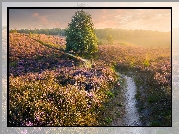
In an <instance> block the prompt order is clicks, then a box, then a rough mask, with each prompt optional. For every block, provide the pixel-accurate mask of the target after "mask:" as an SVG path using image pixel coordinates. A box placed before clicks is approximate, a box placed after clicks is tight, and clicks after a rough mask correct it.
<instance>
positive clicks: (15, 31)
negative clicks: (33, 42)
mask: <svg viewBox="0 0 179 134" xmlns="http://www.w3.org/2000/svg"><path fill="white" fill-rule="evenodd" d="M9 32H10V33H17V30H16V29H14V30H13V29H11V30H10V31H9Z"/></svg>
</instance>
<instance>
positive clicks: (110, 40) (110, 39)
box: [106, 34, 113, 44]
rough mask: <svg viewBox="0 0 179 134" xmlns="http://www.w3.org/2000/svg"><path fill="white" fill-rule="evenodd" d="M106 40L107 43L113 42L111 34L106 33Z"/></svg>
mask: <svg viewBox="0 0 179 134" xmlns="http://www.w3.org/2000/svg"><path fill="white" fill-rule="evenodd" d="M106 39H107V41H108V44H113V38H112V35H111V34H108V35H107V37H106Z"/></svg>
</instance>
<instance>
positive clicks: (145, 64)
mask: <svg viewBox="0 0 179 134" xmlns="http://www.w3.org/2000/svg"><path fill="white" fill-rule="evenodd" d="M149 65H150V63H149V60H147V59H145V60H144V66H145V67H148V66H149Z"/></svg>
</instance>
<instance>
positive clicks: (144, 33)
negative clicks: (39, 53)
mask: <svg viewBox="0 0 179 134" xmlns="http://www.w3.org/2000/svg"><path fill="white" fill-rule="evenodd" d="M10 32H18V33H27V34H30V33H35V34H46V35H61V36H65V29H60V28H53V29H34V30H30V29H21V30H15V29H11V30H10ZM95 33H96V36H97V37H98V39H106V38H107V37H108V36H109V35H111V36H112V38H113V39H114V40H118V39H119V38H120V39H128V38H149V37H155V38H156V37H170V35H171V33H170V32H159V31H151V30H127V29H112V28H106V29H95Z"/></svg>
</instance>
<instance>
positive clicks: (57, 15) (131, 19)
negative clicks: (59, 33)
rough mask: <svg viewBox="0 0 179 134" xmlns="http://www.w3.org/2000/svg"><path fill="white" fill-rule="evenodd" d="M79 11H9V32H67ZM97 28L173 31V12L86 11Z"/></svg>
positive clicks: (154, 10)
mask: <svg viewBox="0 0 179 134" xmlns="http://www.w3.org/2000/svg"><path fill="white" fill-rule="evenodd" d="M76 11H77V9H10V10H9V28H10V29H35V28H37V29H41V28H62V29H63V28H67V26H68V23H70V22H71V18H72V16H73V15H74V14H75V12H76ZM84 11H86V12H87V13H89V14H91V16H92V21H93V23H94V28H96V29H103V28H121V29H143V30H158V31H170V30H171V10H170V9H84Z"/></svg>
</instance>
